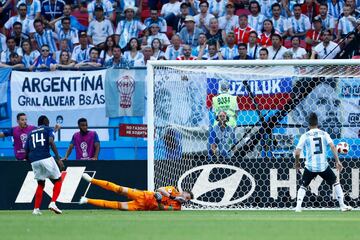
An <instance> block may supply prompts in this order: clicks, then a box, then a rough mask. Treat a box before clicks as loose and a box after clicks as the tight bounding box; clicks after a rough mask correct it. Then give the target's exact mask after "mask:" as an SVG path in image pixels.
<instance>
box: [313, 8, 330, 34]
mask: <svg viewBox="0 0 360 240" xmlns="http://www.w3.org/2000/svg"><path fill="white" fill-rule="evenodd" d="M317 17H320V19H321V22H322V27H323V29H329V30H330V31H331V32H332V33H334V29H335V19H334V17H333V16H331V15H330V14H328V5H327V4H326V3H321V4H320V7H319V15H317ZM314 19H315V18H314Z"/></svg>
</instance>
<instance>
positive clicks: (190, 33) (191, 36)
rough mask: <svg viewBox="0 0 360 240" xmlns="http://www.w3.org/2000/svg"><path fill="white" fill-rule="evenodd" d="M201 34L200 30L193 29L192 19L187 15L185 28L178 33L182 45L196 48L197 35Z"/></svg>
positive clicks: (193, 21) (193, 22)
mask: <svg viewBox="0 0 360 240" xmlns="http://www.w3.org/2000/svg"><path fill="white" fill-rule="evenodd" d="M202 32H203V31H202V30H201V29H200V28H197V27H195V20H194V17H193V16H190V15H189V16H186V18H185V27H184V28H183V29H181V31H180V38H181V40H182V42H183V43H184V44H187V45H190V46H191V47H196V46H198V39H199V35H200V33H202Z"/></svg>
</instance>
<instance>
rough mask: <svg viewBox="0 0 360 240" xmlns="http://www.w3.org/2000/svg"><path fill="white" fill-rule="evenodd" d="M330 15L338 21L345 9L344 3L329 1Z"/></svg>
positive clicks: (338, 0)
mask: <svg viewBox="0 0 360 240" xmlns="http://www.w3.org/2000/svg"><path fill="white" fill-rule="evenodd" d="M327 5H328V9H329V15H330V16H332V17H333V18H335V19H338V18H339V17H340V14H341V10H342V9H343V7H344V1H342V0H328V1H327Z"/></svg>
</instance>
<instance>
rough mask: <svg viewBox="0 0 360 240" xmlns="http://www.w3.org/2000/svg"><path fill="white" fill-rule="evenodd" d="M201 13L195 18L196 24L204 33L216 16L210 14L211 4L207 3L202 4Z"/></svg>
mask: <svg viewBox="0 0 360 240" xmlns="http://www.w3.org/2000/svg"><path fill="white" fill-rule="evenodd" d="M199 7H200V13H199V14H197V15H195V16H194V20H195V24H196V26H197V27H199V28H201V29H202V30H203V31H204V32H206V31H207V30H208V29H209V25H210V19H212V18H214V15H212V14H210V13H209V11H208V10H209V3H208V2H207V1H204V2H200V5H199Z"/></svg>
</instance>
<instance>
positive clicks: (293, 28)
mask: <svg viewBox="0 0 360 240" xmlns="http://www.w3.org/2000/svg"><path fill="white" fill-rule="evenodd" d="M310 28H311V24H310V20H309V18H308V17H307V16H306V15H304V14H302V13H301V5H300V4H295V5H294V16H292V17H291V18H289V35H290V36H291V37H292V36H298V37H300V39H301V40H303V39H305V35H306V32H307V31H308V30H309V29H310Z"/></svg>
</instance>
